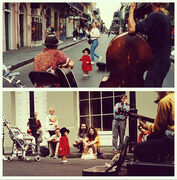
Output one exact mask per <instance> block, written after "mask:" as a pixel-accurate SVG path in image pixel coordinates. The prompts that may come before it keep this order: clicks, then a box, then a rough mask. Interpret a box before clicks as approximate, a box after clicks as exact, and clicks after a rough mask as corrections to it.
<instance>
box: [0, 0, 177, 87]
mask: <svg viewBox="0 0 177 180" xmlns="http://www.w3.org/2000/svg"><path fill="white" fill-rule="evenodd" d="M1 14H2V19H3V25H2V40H3V41H2V42H3V46H2V50H3V68H2V76H3V87H4V88H84V87H85V88H116V87H117V88H124V87H127V88H131V87H137V88H139V87H140V88H166V87H167V88H168V87H169V88H174V74H175V72H174V57H175V46H174V3H165V2H160V3H158V2H157V3H155V2H154V3H149V2H148V3H147V2H142V3H133V2H131V3H128V2H122V3H121V2H116V1H114V2H113V1H112V3H110V2H109V1H103V2H102V1H100V2H96V1H95V2H83V3H81V2H78V3H76V2H75V3H72V2H62V3H60V2H53V3H52V2H46V3H30V2H27V3H24V2H23V3H20V2H7V3H6V2H4V3H2V13H1Z"/></svg>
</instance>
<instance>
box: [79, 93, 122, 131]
mask: <svg viewBox="0 0 177 180" xmlns="http://www.w3.org/2000/svg"><path fill="white" fill-rule="evenodd" d="M122 94H125V92H122V91H102V92H101V91H91V92H88V91H83V92H79V103H80V123H86V124H87V126H88V127H90V126H93V127H95V128H96V129H97V130H98V131H111V129H112V120H113V108H114V105H115V104H116V103H117V102H120V95H122Z"/></svg>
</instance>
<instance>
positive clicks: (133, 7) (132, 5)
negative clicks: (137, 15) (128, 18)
mask: <svg viewBox="0 0 177 180" xmlns="http://www.w3.org/2000/svg"><path fill="white" fill-rule="evenodd" d="M135 9H136V3H131V4H130V11H134V10H135Z"/></svg>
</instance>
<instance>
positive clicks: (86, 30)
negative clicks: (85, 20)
mask: <svg viewBox="0 0 177 180" xmlns="http://www.w3.org/2000/svg"><path fill="white" fill-rule="evenodd" d="M85 36H86V39H87V40H89V38H90V33H89V31H88V28H87V27H86V29H85Z"/></svg>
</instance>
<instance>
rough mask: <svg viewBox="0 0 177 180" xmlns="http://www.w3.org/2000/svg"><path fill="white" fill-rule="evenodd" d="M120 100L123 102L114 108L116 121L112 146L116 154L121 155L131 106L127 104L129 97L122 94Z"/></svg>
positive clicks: (113, 125)
mask: <svg viewBox="0 0 177 180" xmlns="http://www.w3.org/2000/svg"><path fill="white" fill-rule="evenodd" d="M120 98H121V102H119V103H116V105H115V106H114V119H113V121H112V145H113V153H114V154H117V153H120V151H121V147H122V143H123V140H124V135H125V128H126V119H127V114H126V113H127V112H128V111H129V110H130V106H129V104H128V103H127V95H126V94H122V95H121V97H120ZM118 136H119V145H118Z"/></svg>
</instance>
